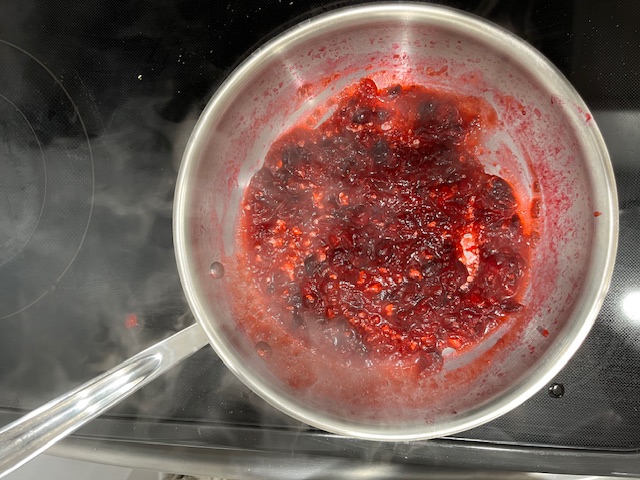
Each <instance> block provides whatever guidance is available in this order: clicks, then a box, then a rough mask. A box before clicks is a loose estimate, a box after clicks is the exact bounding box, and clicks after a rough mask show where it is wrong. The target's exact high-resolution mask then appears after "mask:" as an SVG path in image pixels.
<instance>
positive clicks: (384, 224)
mask: <svg viewBox="0 0 640 480" xmlns="http://www.w3.org/2000/svg"><path fill="white" fill-rule="evenodd" d="M482 108H484V107H483V104H482V102H480V100H478V99H474V98H468V97H460V96H455V95H453V94H451V93H444V92H439V91H436V90H433V89H427V88H425V87H421V86H415V85H410V86H400V85H397V86H393V87H391V88H389V89H384V90H383V89H378V88H377V86H376V85H375V83H374V82H373V81H371V80H370V79H363V80H362V81H361V82H360V83H359V84H358V85H356V86H354V87H352V88H351V89H349V90H347V91H346V92H344V93H343V94H342V97H341V100H340V102H339V104H338V108H337V110H336V111H335V113H334V114H333V115H332V116H331V117H330V118H329V119H328V120H326V121H325V122H324V123H323V124H322V125H320V126H319V127H317V128H316V129H310V128H308V127H306V126H303V125H302V124H301V125H299V126H297V127H295V128H293V129H292V130H290V131H289V132H287V133H285V134H283V135H282V136H281V137H280V138H279V139H278V140H277V141H276V142H275V143H274V144H273V146H272V148H271V149H270V151H269V154H268V155H267V157H266V159H265V162H264V166H263V167H262V168H261V169H260V170H259V171H258V172H257V173H256V174H255V175H254V177H253V178H252V179H251V182H250V183H249V185H248V187H247V188H246V190H245V192H244V198H243V202H242V207H243V209H242V212H243V213H242V216H241V220H240V225H239V228H238V238H237V240H238V246H239V248H238V250H239V254H238V264H239V265H240V269H241V270H244V271H245V272H247V279H248V280H247V282H248V285H246V288H247V289H248V291H249V292H250V295H251V296H252V297H253V299H254V301H253V305H260V308H261V310H262V312H261V313H262V316H263V324H264V325H265V328H263V329H261V330H256V329H255V328H251V327H247V322H245V321H243V320H242V319H240V320H239V325H240V327H241V328H242V329H244V330H245V331H247V332H248V333H247V334H248V335H249V336H250V337H251V339H252V341H254V343H258V342H262V341H263V338H267V337H268V336H269V335H268V332H266V333H265V329H266V330H268V329H269V328H270V327H269V325H272V326H273V327H274V328H275V327H276V326H277V327H278V328H284V329H285V330H287V331H288V332H290V334H291V336H292V338H294V339H295V340H296V341H297V342H298V344H299V345H302V347H303V348H306V349H309V350H313V351H322V352H325V353H326V355H328V356H336V357H338V358H340V359H342V360H341V361H345V362H347V364H351V363H352V362H361V363H362V364H365V365H368V366H371V365H375V364H385V365H390V364H392V365H400V366H408V367H410V368H412V369H416V370H418V371H419V372H421V374H430V373H433V372H437V371H439V369H440V368H441V367H442V363H443V360H442V351H443V350H444V349H445V348H447V347H450V348H453V349H456V350H460V349H463V348H468V347H469V346H472V345H474V344H476V343H477V342H478V341H480V340H481V339H482V338H483V337H484V336H486V335H487V333H488V332H490V331H491V330H492V329H493V328H495V326H496V325H498V324H499V323H500V322H501V321H503V320H504V318H505V317H507V316H508V315H510V314H512V313H513V312H516V311H518V310H519V309H521V308H522V305H520V303H519V302H518V298H519V297H518V294H519V292H521V291H522V290H523V288H524V280H523V279H524V278H525V273H526V270H527V261H526V259H527V258H528V250H527V249H528V242H527V238H526V236H525V235H524V233H523V228H522V220H521V218H520V215H519V214H518V204H517V201H516V198H515V195H514V191H513V188H512V187H511V185H510V184H509V183H508V182H507V181H505V180H504V179H502V178H499V177H497V176H493V175H489V174H487V173H485V172H484V169H483V167H482V165H481V164H480V162H479V161H478V160H477V158H476V157H475V154H474V152H475V150H474V149H475V147H476V146H477V145H476V143H477V141H478V138H480V135H481V130H482V128H483V126H484V125H483V122H485V123H486V121H487V120H486V116H483V115H484V114H483V111H482ZM239 310H241V309H239ZM255 316H256V315H254V317H252V318H255ZM256 332H260V333H256Z"/></svg>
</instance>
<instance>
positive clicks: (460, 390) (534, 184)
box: [0, 3, 618, 474]
mask: <svg viewBox="0 0 640 480" xmlns="http://www.w3.org/2000/svg"><path fill="white" fill-rule="evenodd" d="M364 76H368V77H370V78H372V79H374V80H375V81H376V83H377V84H378V85H379V86H380V87H385V86H388V85H392V84H394V83H405V84H409V83H417V84H425V85H432V86H437V87H441V88H444V89H450V90H456V91H459V92H460V93H463V94H466V95H475V96H480V97H483V98H484V99H486V100H487V101H488V102H489V103H490V104H491V105H492V106H493V107H494V108H495V110H496V112H497V114H498V118H499V121H500V122H501V123H500V125H501V126H500V129H499V132H498V133H497V134H496V135H495V136H494V138H491V139H490V141H489V142H488V143H487V145H486V147H487V148H486V154H484V155H483V156H482V157H481V158H480V160H481V161H482V162H484V164H485V167H486V169H487V170H488V171H491V172H492V173H494V172H498V173H499V174H500V175H502V176H504V177H505V178H507V179H509V180H511V181H512V182H513V184H517V185H520V186H522V191H520V192H519V195H520V200H521V201H523V202H529V201H531V200H532V199H533V197H534V196H536V197H538V198H539V201H540V204H539V207H540V208H539V213H540V219H539V228H538V231H537V234H538V235H539V240H538V245H537V248H536V249H535V253H534V256H533V259H532V260H531V265H530V272H531V281H530V286H529V289H528V291H527V292H526V294H525V296H524V301H523V303H525V309H526V321H524V322H520V323H518V324H506V325H505V326H504V327H503V328H500V329H499V330H498V331H497V332H495V333H494V334H493V335H492V336H491V337H490V338H488V339H487V340H486V341H485V342H483V344H482V345H481V346H479V347H476V348H474V349H472V350H471V351H470V352H468V353H465V354H463V355H461V356H460V357H457V358H456V359H455V361H448V360H446V361H445V364H444V367H443V368H444V369H443V372H442V373H441V374H439V375H438V376H437V378H435V379H434V382H433V388H434V391H433V393H434V394H433V397H432V398H431V397H430V398H425V401H424V402H425V405H424V409H423V412H426V413H425V414H422V415H416V413H415V411H411V410H410V409H407V411H406V415H404V416H403V415H400V416H399V417H398V415H397V414H396V416H395V417H394V419H393V421H387V420H385V418H384V415H381V416H379V418H378V419H377V420H376V421H372V420H371V419H370V416H365V417H356V416H353V415H349V414H345V413H344V412H340V411H337V410H335V409H334V407H333V406H332V405H330V404H328V402H323V401H322V399H309V398H305V397H304V395H303V392H298V391H295V390H291V389H289V388H287V386H286V385H282V384H281V383H280V382H279V381H278V379H277V378H276V377H275V376H274V375H273V374H271V373H270V372H269V371H268V370H266V368H265V366H264V364H263V363H262V360H261V358H260V356H259V355H258V354H256V351H255V348H254V346H252V345H248V342H247V340H246V339H245V338H244V337H243V336H241V335H239V334H238V333H237V329H236V328H234V319H233V318H232V316H231V314H230V307H229V306H230V301H231V299H230V298H228V290H227V289H226V288H225V287H224V286H225V285H228V282H234V281H236V279H234V278H233V275H232V273H231V272H229V271H228V272H227V274H226V275H225V277H224V278H216V277H220V275H221V273H222V271H221V270H220V269H216V268H215V267H214V270H215V271H214V272H213V273H214V275H212V272H211V265H212V263H213V262H218V261H220V260H221V259H224V258H228V257H229V256H230V255H232V254H233V248H234V241H233V239H234V228H235V225H236V220H237V217H238V213H239V204H240V199H241V196H242V191H243V188H244V187H245V186H246V185H247V183H248V182H249V180H250V178H251V176H252V175H253V173H255V172H256V171H257V169H258V168H260V165H261V162H262V161H263V159H264V156H265V154H266V152H267V150H268V149H269V146H270V145H271V143H272V142H273V141H274V140H275V139H276V138H277V136H278V135H279V134H280V133H282V132H283V131H284V130H286V129H288V128H290V127H291V126H292V125H294V124H295V123H296V122H297V121H299V120H300V119H302V118H303V117H304V116H305V115H307V114H309V113H310V112H311V111H316V109H318V108H320V109H322V108H323V107H324V106H326V102H327V100H328V99H329V98H330V97H331V95H332V94H335V93H337V92H339V91H340V90H341V89H342V88H344V87H345V86H347V85H350V84H352V83H355V82H356V81H358V80H359V79H360V78H362V77H364ZM594 215H595V216H594ZM617 215H618V206H617V196H616V189H615V182H614V177H613V170H612V167H611V164H610V161H609V157H608V154H607V150H606V147H605V145H604V142H603V140H602V137H601V135H600V133H599V131H598V128H597V126H596V124H595V123H594V121H593V119H592V118H591V115H590V113H589V111H588V109H587V107H586V106H585V104H584V102H583V101H582V100H581V99H580V97H579V96H578V94H577V93H576V92H575V90H574V89H573V88H572V87H571V85H570V84H569V83H568V82H567V80H566V79H565V78H564V77H563V76H562V75H561V74H560V73H559V72H558V70H556V69H555V68H554V67H553V66H552V65H551V64H550V63H549V61H547V60H546V59H545V58H544V57H543V56H542V55H541V54H540V53H538V52H537V51H536V50H534V49H533V48H531V47H530V46H529V45H527V44H526V43H525V42H523V41H522V40H520V39H518V38H517V37H515V36H513V35H512V34H510V33H509V32H507V31H505V30H503V29H501V28H499V27H496V26H495V25H492V24H490V23H488V22H486V21H483V20H482V19H480V18H477V17H474V16H471V15H468V14H465V13H461V12H459V11H456V10H451V9H447V8H442V7H437V6H431V5H423V4H397V3H393V4H375V5H365V6H359V7H353V8H346V9H342V10H336V11H334V12H332V13H328V14H325V15H322V16H319V17H316V18H314V19H312V20H309V21H305V22H303V23H301V24H300V25H298V26H296V27H294V28H292V29H290V30H288V31H287V32H285V33H283V34H282V35H280V36H279V37H277V38H275V39H274V40H272V41H271V42H269V43H268V44H266V45H264V46H263V47H261V48H260V49H258V50H257V51H256V52H254V53H253V55H251V56H250V57H249V58H248V59H247V60H246V61H245V62H244V63H242V64H241V65H240V66H239V67H238V68H237V69H236V70H235V71H234V72H233V74H232V75H231V76H230V77H229V78H228V79H227V80H226V82H225V83H224V84H223V85H222V86H221V87H220V88H219V89H218V91H217V92H216V94H215V95H214V97H213V98H212V99H211V101H210V102H209V104H208V106H207V107H206V109H205V111H204V113H203V114H202V116H201V118H200V120H199V122H198V124H197V126H196V127H195V130H194V132H193V134H192V136H191V139H190V141H189V143H188V146H187V149H186V151H185V153H184V158H183V161H182V165H181V167H180V173H179V178H178V183H177V188H176V195H175V206H174V237H175V245H176V256H177V263H178V268H179V271H180V277H181V280H182V285H183V287H184V291H185V293H186V296H187V299H188V302H189V305H190V307H191V309H192V311H193V313H194V315H195V317H196V319H197V324H195V325H193V326H191V327H189V328H187V329H185V330H183V331H181V332H179V333H177V334H175V335H174V336H172V337H170V338H168V339H167V340H165V341H163V342H161V343H159V344H157V345H155V346H153V347H151V348H149V349H147V350H145V351H143V352H141V353H140V354H138V355H136V356H134V357H133V358H131V359H130V360H128V361H126V362H125V363H123V364H122V365H121V366H119V367H117V368H115V369H113V370H111V371H109V372H107V373H105V374H104V375H102V376H100V377H98V378H96V379H95V380H92V381H90V382H89V383H87V384H85V385H82V386H80V387H78V388H77V389H76V390H74V391H72V392H70V393H68V394H66V395H64V396H63V397H61V398H58V399H56V400H53V401H52V402H50V403H48V404H46V405H44V406H43V407H41V408H39V409H37V410H35V411H33V412H32V413H30V414H29V415H27V416H25V417H23V418H22V419H20V420H18V421H17V422H15V423H13V424H11V425H8V426H6V427H5V428H4V429H2V430H1V431H0V471H2V472H3V474H6V473H8V472H9V471H11V470H13V469H15V468H16V467H18V466H19V465H21V464H23V463H24V462H26V461H27V460H28V459H30V458H31V457H33V456H34V455H36V454H38V453H39V452H41V451H43V450H45V449H46V448H47V447H49V446H50V445H52V444H53V443H55V442H56V441H58V440H59V439H61V438H63V437H65V436H66V435H68V434H70V433H71V432H73V431H74V430H75V429H77V428H79V427H80V426H82V425H83V424H84V423H86V422H88V421H89V420H91V419H92V418H94V417H96V416H98V415H100V414H101V413H103V412H105V411H106V410H107V409H109V408H110V407H112V406H113V405H115V404H116V403H117V402H119V401H120V400H122V399H123V398H124V397H126V396H127V395H129V394H131V393H132V392H134V391H135V390H136V389H138V388H140V387H142V386H143V385H145V384H147V383H148V382H150V381H151V380H153V379H154V378H156V377H157V376H158V375H160V374H162V373H163V372H164V371H166V370H167V369H168V368H171V367H172V366H173V365H175V364H176V363H178V362H179V361H181V360H182V359H184V358H186V357H188V356H189V355H191V354H192V353H193V352H195V351H196V350H198V349H199V348H201V347H202V346H204V345H205V344H207V343H209V344H211V346H212V347H213V348H214V350H215V351H216V353H217V354H218V355H219V356H220V358H221V359H222V360H223V361H224V362H225V364H226V365H227V367H229V369H230V370H232V371H233V372H234V373H235V374H236V375H237V376H238V377H239V378H240V380H242V381H243V382H244V383H245V384H246V385H248V386H249V387H250V388H251V389H252V390H253V391H255V392H256V393H257V394H258V395H260V396H261V397H262V398H264V399H265V400H266V401H267V402H269V403H270V404H272V405H273V406H275V407H277V408H279V409H280V410H282V411H284V412H286V413H288V414H290V415H291V416H293V417H295V418H297V419H299V420H301V421H303V422H306V423H308V424H310V425H313V426H316V427H318V428H321V429H324V430H328V431H330V432H336V433H339V434H345V435H351V436H355V437H359V438H363V439H372V440H413V439H425V438H433V437H438V436H443V435H448V434H452V433H455V432H459V431H461V430H465V429H468V428H471V427H475V426H478V425H480V424H482V423H484V422H487V421H489V420H492V419H494V418H496V417H497V416H499V415H501V414H503V413H505V412H507V411H509V410H511V409H513V408H514V407H516V406H518V405H519V404H521V403H522V402H523V401H525V400H526V399H527V398H529V397H530V396H531V395H533V393H535V392H536V391H537V390H539V389H540V388H541V387H543V386H544V385H545V384H546V383H547V382H549V381H550V380H551V379H552V377H553V376H554V375H555V374H556V373H558V371H559V370H560V369H561V368H562V367H563V366H564V365H565V363H566V362H567V360H568V359H569V358H570V357H571V355H572V354H573V353H574V352H575V351H576V350H577V348H578V347H579V345H580V344H581V342H582V341H583V340H584V338H585V337H586V335H587V333H588V332H589V329H590V328H591V326H592V324H593V322H594V319H595V318H596V315H597V312H598V309H599V308H600V306H601V304H602V301H603V298H604V295H605V292H606V290H607V287H608V284H609V281H610V278H611V273H612V269H613V263H614V257H615V251H616V245H617V233H618V223H617ZM541 332H544V334H542V333H541ZM507 337H508V338H509V339H510V340H509V341H508V342H506V341H502V339H504V338H507ZM488 352H490V353H491V361H490V362H489V361H486V358H487V357H486V355H488ZM461 371H464V372H473V374H467V375H460V372H461ZM452 378H454V379H459V378H465V380H464V381H457V383H456V384H455V385H451V384H450V383H451V382H449V383H447V382H448V379H449V380H450V379H452ZM443 402H446V406H447V408H441V407H442V404H443ZM400 407H401V405H400ZM425 416H426V417H427V418H426V420H425Z"/></svg>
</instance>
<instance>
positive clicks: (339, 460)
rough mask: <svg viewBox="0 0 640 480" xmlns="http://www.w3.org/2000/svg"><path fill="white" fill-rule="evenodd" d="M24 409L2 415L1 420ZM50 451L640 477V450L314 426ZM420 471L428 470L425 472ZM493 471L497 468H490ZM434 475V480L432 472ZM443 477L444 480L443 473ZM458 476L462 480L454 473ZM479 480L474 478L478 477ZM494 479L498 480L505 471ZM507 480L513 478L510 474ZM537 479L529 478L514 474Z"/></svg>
mask: <svg viewBox="0 0 640 480" xmlns="http://www.w3.org/2000/svg"><path fill="white" fill-rule="evenodd" d="M18 415H19V414H18V413H15V412H0V422H4V423H6V422H9V421H11V420H12V419H14V418H15V417H17V416H18ZM47 453H48V454H52V455H56V456H61V457H66V458H72V459H76V460H85V461H93V462H98V463H104V464H109V465H119V466H126V467H129V468H140V469H151V470H156V471H165V472H172V473H182V474H190V475H203V474H207V475H210V474H211V473H212V472H215V474H216V476H222V477H228V478H260V479H270V478H274V479H275V478H278V479H283V478H292V479H293V478H301V476H300V475H301V473H302V472H306V473H307V474H308V475H305V477H304V478H325V477H327V474H333V476H334V478H335V475H337V472H339V475H340V478H342V479H350V478H354V479H355V478H358V479H364V478H366V479H369V478H394V479H413V478H424V475H425V473H429V472H431V474H433V473H434V472H432V471H431V470H430V469H431V468H436V469H438V472H440V470H442V469H443V468H447V469H473V470H474V471H483V472H489V471H491V472H545V473H556V474H571V475H619V476H625V477H629V476H634V475H638V476H640V452H638V451H628V452H624V451H620V452H615V453H612V452H604V451H597V450H581V449H575V448H550V447H540V446H522V445H508V444H497V443H488V442H473V441H465V440H454V439H446V438H444V439H437V440H429V441H419V442H401V443H387V442H367V441H362V440H357V439H351V438H347V437H341V436H336V435H332V434H328V433H325V432H320V431H315V430H291V429H275V428H272V429H268V428H263V429H255V428H252V427H251V426H247V427H229V426H227V425H213V424H209V425H206V424H197V423H186V422H165V423H157V422H153V421H151V420H144V419H137V420H136V422H131V421H130V420H129V419H127V418H117V417H110V416H106V417H101V418H98V419H96V420H94V421H92V422H91V423H89V424H88V425H86V426H85V427H83V428H82V429H81V430H79V431H78V432H77V433H76V434H75V435H74V436H73V437H71V438H68V439H66V440H64V441H62V442H61V443H60V444H59V445H56V446H53V447H52V448H50V449H49V450H47ZM419 475H422V477H420V476H419ZM492 475H493V473H492ZM430 478H434V477H433V475H432V476H431V477H430ZM437 478H445V477H443V476H442V475H441V474H440V473H438V475H437ZM451 478H460V477H451ZM474 478H476V477H474ZM492 478H495V479H496V480H499V479H500V478H501V477H500V476H499V475H497V474H496V475H493V476H492ZM505 478H507V477H505ZM508 478H531V477H508Z"/></svg>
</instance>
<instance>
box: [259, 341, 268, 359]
mask: <svg viewBox="0 0 640 480" xmlns="http://www.w3.org/2000/svg"><path fill="white" fill-rule="evenodd" d="M256 353H257V354H258V355H260V356H261V357H262V358H267V357H269V356H270V355H271V345H269V344H268V343H267V342H263V341H259V342H258V343H256Z"/></svg>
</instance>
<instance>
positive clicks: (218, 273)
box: [209, 262, 224, 278]
mask: <svg viewBox="0 0 640 480" xmlns="http://www.w3.org/2000/svg"><path fill="white" fill-rule="evenodd" d="M209 274H210V275H211V276H212V277H213V278H222V277H224V265H222V264H221V263H220V262H213V263H212V264H211V267H209Z"/></svg>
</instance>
